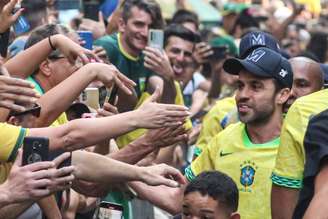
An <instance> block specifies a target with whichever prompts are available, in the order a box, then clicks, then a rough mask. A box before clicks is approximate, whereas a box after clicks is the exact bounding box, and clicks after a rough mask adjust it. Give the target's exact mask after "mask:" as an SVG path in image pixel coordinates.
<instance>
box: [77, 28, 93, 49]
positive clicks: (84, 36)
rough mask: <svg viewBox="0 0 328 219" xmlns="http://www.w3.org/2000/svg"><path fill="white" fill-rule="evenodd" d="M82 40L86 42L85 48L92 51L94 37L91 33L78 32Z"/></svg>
mask: <svg viewBox="0 0 328 219" xmlns="http://www.w3.org/2000/svg"><path fill="white" fill-rule="evenodd" d="M77 33H78V34H79V36H80V37H81V39H82V40H83V41H84V45H83V47H84V48H86V49H89V50H92V44H93V35H92V32H91V31H77Z"/></svg>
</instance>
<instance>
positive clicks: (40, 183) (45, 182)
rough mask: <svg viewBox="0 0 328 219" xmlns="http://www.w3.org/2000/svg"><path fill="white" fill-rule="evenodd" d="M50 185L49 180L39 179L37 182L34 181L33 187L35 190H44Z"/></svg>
mask: <svg viewBox="0 0 328 219" xmlns="http://www.w3.org/2000/svg"><path fill="white" fill-rule="evenodd" d="M50 185H51V180H50V179H47V178H40V179H39V180H35V181H34V182H33V187H34V188H35V189H37V188H38V189H41V188H46V187H48V186H50Z"/></svg>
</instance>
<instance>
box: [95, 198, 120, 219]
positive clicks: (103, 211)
mask: <svg viewBox="0 0 328 219" xmlns="http://www.w3.org/2000/svg"><path fill="white" fill-rule="evenodd" d="M122 218H123V206H122V205H119V204H114V203H111V202H106V201H102V202H101V203H100V205H99V211H98V215H97V219H122Z"/></svg>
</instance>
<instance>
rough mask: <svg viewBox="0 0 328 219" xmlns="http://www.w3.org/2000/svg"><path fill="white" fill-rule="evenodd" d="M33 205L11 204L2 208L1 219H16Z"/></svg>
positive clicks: (26, 203) (30, 203)
mask: <svg viewBox="0 0 328 219" xmlns="http://www.w3.org/2000/svg"><path fill="white" fill-rule="evenodd" d="M32 204H33V202H32V201H29V202H23V203H18V204H10V205H7V206H5V207H2V208H0V218H6V219H16V218H17V217H18V216H19V215H21V214H22V213H24V211H26V210H27V209H28V208H29V207H31V206H32Z"/></svg>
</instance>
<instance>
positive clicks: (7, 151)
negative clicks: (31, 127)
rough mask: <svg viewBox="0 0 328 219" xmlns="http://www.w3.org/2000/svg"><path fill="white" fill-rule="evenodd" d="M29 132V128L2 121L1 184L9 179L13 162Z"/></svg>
mask: <svg viewBox="0 0 328 219" xmlns="http://www.w3.org/2000/svg"><path fill="white" fill-rule="evenodd" d="M27 133H28V129H24V128H21V127H17V126H13V125H9V124H7V123H0V145H1V147H0V164H1V165H0V184H1V183H3V182H4V181H5V180H6V179H7V176H8V174H9V171H10V168H11V162H13V161H14V160H15V158H16V154H17V151H18V149H19V148H20V147H21V146H22V144H23V139H24V137H25V136H26V135H27Z"/></svg>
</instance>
